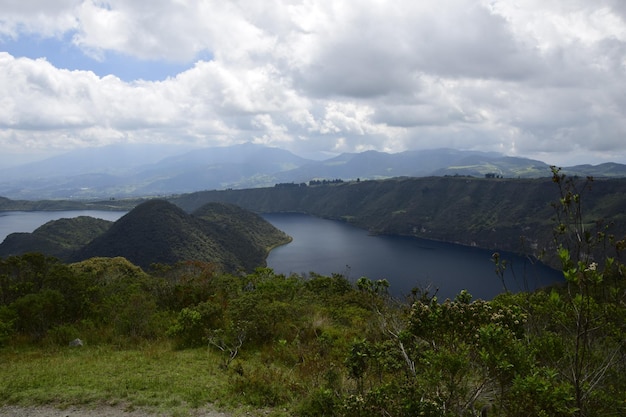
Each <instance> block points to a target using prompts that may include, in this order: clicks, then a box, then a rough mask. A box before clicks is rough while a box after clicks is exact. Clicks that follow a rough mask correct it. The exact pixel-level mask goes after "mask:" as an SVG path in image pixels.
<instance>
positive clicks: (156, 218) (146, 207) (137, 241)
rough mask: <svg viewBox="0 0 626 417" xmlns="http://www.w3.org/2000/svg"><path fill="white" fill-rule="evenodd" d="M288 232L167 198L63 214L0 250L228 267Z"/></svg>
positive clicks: (264, 250)
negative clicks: (125, 208) (109, 214)
mask: <svg viewBox="0 0 626 417" xmlns="http://www.w3.org/2000/svg"><path fill="white" fill-rule="evenodd" d="M289 240H290V238H289V236H287V235H285V234H284V233H283V232H281V231H280V230H278V229H276V228H275V227H273V226H272V225H271V224H269V223H268V222H266V221H265V220H264V219H263V218H261V217H260V216H258V215H256V214H254V213H251V212H248V211H246V210H243V209H241V208H239V207H236V206H233V205H228V204H221V203H212V204H208V205H206V206H205V207H201V208H200V209H198V210H197V212H196V213H194V215H190V214H188V213H185V212H184V211H183V210H181V209H180V208H178V207H176V206H175V205H173V204H171V203H168V202H166V201H164V200H149V201H147V202H144V203H142V204H140V205H139V206H137V207H136V208H135V209H133V210H132V211H131V212H129V213H128V214H126V215H125V216H124V217H122V218H121V219H119V220H118V221H117V222H115V223H112V222H108V221H104V220H100V219H94V218H91V217H78V218H74V219H61V220H56V221H51V222H48V223H46V224H45V225H43V226H41V227H40V228H38V229H37V230H35V231H34V232H33V233H14V234H11V235H9V236H8V237H7V239H6V240H5V241H4V242H3V243H2V244H0V256H9V255H21V254H24V253H28V252H41V253H44V254H46V255H50V256H55V257H58V258H60V259H61V260H65V261H80V260H84V259H88V258H92V257H102V256H104V257H117V256H122V257H125V258H127V259H129V260H131V261H132V262H133V263H135V264H136V265H139V266H141V267H142V268H144V269H149V268H150V266H151V265H152V264H155V263H156V264H175V263H176V262H179V261H185V260H196V261H203V262H211V263H213V264H215V265H216V266H217V267H219V268H221V269H224V270H226V271H230V272H234V271H237V270H239V269H241V270H244V271H252V270H254V268H256V267H258V266H260V265H264V264H265V258H266V257H267V254H268V253H269V250H270V249H271V248H272V247H274V246H277V245H281V244H285V243H287V242H289Z"/></svg>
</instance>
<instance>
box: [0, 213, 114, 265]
mask: <svg viewBox="0 0 626 417" xmlns="http://www.w3.org/2000/svg"><path fill="white" fill-rule="evenodd" d="M112 224H113V222H110V221H107V220H102V219H96V218H94V217H89V216H80V217H75V218H72V219H59V220H53V221H50V222H48V223H46V224H44V225H43V226H40V227H38V228H37V229H35V231H33V232H32V233H12V234H10V235H9V236H7V237H6V238H5V240H4V241H3V242H2V244H0V256H9V255H22V254H25V253H28V252H41V253H45V254H47V255H50V256H55V257H57V258H60V259H69V258H70V256H71V254H72V253H73V252H74V251H76V250H78V249H80V248H81V247H83V246H85V245H86V244H88V243H89V242H91V241H92V240H93V239H94V238H96V237H97V236H100V235H101V234H103V233H104V232H106V231H107V230H108V228H109V227H111V225H112Z"/></svg>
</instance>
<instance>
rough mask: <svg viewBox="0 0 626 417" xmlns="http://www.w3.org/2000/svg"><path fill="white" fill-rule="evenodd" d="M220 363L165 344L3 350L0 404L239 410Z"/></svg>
mask: <svg viewBox="0 0 626 417" xmlns="http://www.w3.org/2000/svg"><path fill="white" fill-rule="evenodd" d="M220 360H221V358H219V357H218V355H217V353H216V352H213V351H212V350H210V349H208V348H197V349H186V350H174V349H172V347H171V346H170V343H169V342H152V343H143V344H142V345H141V346H137V347H136V348H133V349H118V348H116V347H113V346H84V347H81V348H70V347H67V348H54V349H41V348H29V349H26V348H20V349H19V350H11V349H5V350H4V351H2V352H1V353H0V403H3V404H20V405H42V404H52V405H54V406H57V407H60V408H63V407H69V406H75V405H84V406H86V407H87V408H89V407H91V406H96V405H99V404H107V405H119V404H124V406H125V407H126V408H127V409H129V410H132V409H135V408H146V409H148V410H152V411H155V412H159V413H166V414H168V415H186V414H187V412H188V410H190V409H193V408H197V407H202V406H205V405H207V404H212V405H214V406H216V407H219V408H228V409H231V410H233V409H237V408H241V407H239V406H238V404H237V403H236V398H233V395H232V393H229V392H228V390H227V389H226V385H227V383H228V375H227V373H225V371H224V370H222V369H219V367H218V363H219V362H220ZM235 411H236V410H235ZM235 411H234V414H237V413H236V412H235ZM240 411H242V412H243V408H241V409H240ZM274 415H276V414H274Z"/></svg>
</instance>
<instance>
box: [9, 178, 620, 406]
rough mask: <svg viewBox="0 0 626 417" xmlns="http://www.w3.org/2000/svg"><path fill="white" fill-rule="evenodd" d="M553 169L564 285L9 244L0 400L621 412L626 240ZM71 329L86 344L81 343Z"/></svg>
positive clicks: (583, 186) (582, 186)
mask: <svg viewBox="0 0 626 417" xmlns="http://www.w3.org/2000/svg"><path fill="white" fill-rule="evenodd" d="M553 181H554V183H556V185H557V186H558V189H559V195H558V202H556V203H555V206H554V209H555V210H554V213H553V216H554V223H553V227H550V231H551V232H552V233H553V236H554V245H555V247H556V249H555V251H556V256H557V258H558V259H559V261H560V262H561V268H562V270H563V273H564V276H565V278H566V282H565V283H564V284H563V285H562V286H556V287H553V288H545V289H541V290H538V291H536V292H533V293H524V292H522V293H518V294H511V293H503V294H501V295H500V296H498V297H496V298H495V299H493V300H490V301H486V300H474V299H472V297H471V295H470V294H468V293H467V292H465V291H462V292H461V293H459V294H458V295H457V296H456V297H455V298H454V299H453V300H438V299H437V298H436V297H434V296H433V295H432V294H429V293H427V292H425V291H422V290H420V289H415V290H414V291H413V292H412V293H411V294H408V295H407V297H406V298H405V299H401V300H397V299H393V298H392V297H390V295H389V292H388V290H389V288H388V283H387V282H386V281H384V280H381V281H372V280H370V279H368V278H367V277H362V278H360V279H358V280H357V281H356V282H350V281H348V280H347V279H346V278H345V277H343V276H341V275H332V276H320V275H316V274H311V275H310V276H297V275H293V276H284V275H280V274H276V273H274V272H273V271H272V270H270V269H267V268H258V269H256V270H255V271H253V272H251V273H238V274H225V273H223V272H219V271H217V270H216V268H215V267H214V265H212V264H209V263H202V262H183V263H178V264H176V265H173V266H171V267H167V268H159V269H155V270H152V271H150V272H149V273H145V272H144V271H142V270H141V269H140V268H138V267H137V266H135V265H133V264H132V263H130V262H129V261H128V260H126V259H123V258H92V259H88V260H84V261H82V262H79V263H74V264H69V265H68V264H64V263H62V262H60V261H58V260H57V259H55V258H51V257H46V256H44V255H41V254H26V255H23V256H19V257H8V258H6V259H0V343H1V344H2V345H3V348H2V349H1V350H0V403H27V404H28V403H30V404H32V403H51V402H52V403H56V404H58V405H60V406H64V405H71V404H85V403H94V402H100V401H106V402H117V401H122V402H125V403H126V404H127V405H128V407H131V408H132V407H149V408H152V409H155V410H159V411H162V412H168V413H170V414H178V415H181V414H182V413H183V412H184V411H185V408H194V407H201V406H203V405H205V404H206V403H208V402H212V403H216V404H218V405H220V406H222V407H226V408H238V409H241V407H243V408H244V410H246V411H248V410H249V409H247V407H251V408H253V409H263V411H260V412H259V413H258V414H259V415H261V414H262V415H268V414H271V415H276V416H278V415H297V416H301V417H306V416H321V415H325V416H341V417H378V416H381V415H384V416H398V417H404V416H406V417H409V416H416V415H424V416H444V417H458V416H477V415H481V413H487V414H488V415H489V416H508V417H518V416H519V417H522V416H523V417H526V416H551V417H552V416H555V417H560V416H563V417H565V416H576V417H583V416H585V417H595V416H621V415H624V413H626V340H625V339H624V334H626V280H625V279H624V274H626V265H625V264H624V263H623V262H622V261H621V260H620V259H621V258H620V256H621V255H623V250H624V249H626V241H625V240H620V239H619V238H616V237H615V236H614V235H612V234H611V233H610V232H611V229H610V228H608V229H603V231H602V232H600V233H595V232H592V231H591V230H590V229H588V228H587V225H586V222H585V216H584V210H585V204H584V195H585V190H587V189H588V186H589V183H586V182H583V183H579V182H577V181H570V180H569V179H568V178H566V177H564V176H562V175H561V174H560V173H559V172H558V171H555V172H554V176H553ZM171 215H173V214H171ZM598 250H601V254H602V255H601V256H599V255H597V253H599V252H598ZM503 261H504V260H501V259H499V258H497V257H496V264H495V266H496V269H497V270H499V269H501V268H504V267H506V265H505V264H504V262H503ZM497 276H498V275H497V274H495V276H494V285H497ZM76 337H80V338H81V339H82V340H83V342H84V346H83V347H76V348H74V347H68V342H69V341H71V340H73V339H74V338H76ZM483 415H484V414H483Z"/></svg>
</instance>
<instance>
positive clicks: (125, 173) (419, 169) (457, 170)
mask: <svg viewBox="0 0 626 417" xmlns="http://www.w3.org/2000/svg"><path fill="white" fill-rule="evenodd" d="M177 149H178V150H177ZM168 152H169V156H167V155H168ZM563 172H564V173H566V174H568V175H578V176H587V175H593V176H595V177H626V165H623V164H616V163H606V164H600V165H597V166H592V165H577V166H574V167H565V168H564V170H563ZM486 174H495V175H498V176H502V177H506V178H539V177H549V176H550V175H551V173H550V166H549V165H548V164H547V163H544V162H542V161H537V160H532V159H527V158H519V157H510V156H504V155H500V154H497V153H493V152H478V151H459V150H453V149H433V150H420V151H406V152H400V153H395V154H390V153H384V152H377V151H365V152H361V153H346V154H342V155H339V156H336V157H334V158H330V159H327V160H324V161H315V160H309V159H305V158H301V157H299V156H296V155H294V154H293V153H291V152H288V151H286V150H283V149H279V148H272V147H267V146H262V145H255V144H250V143H247V144H241V145H235V146H229V147H213V148H204V149H193V150H187V149H185V151H184V152H181V151H180V148H173V147H170V148H167V152H166V151H164V150H159V148H158V147H156V146H145V147H144V146H141V145H134V146H129V147H122V146H119V145H116V146H110V147H103V148H97V149H83V150H79V151H73V152H70V153H67V154H65V155H60V156H56V157H53V158H50V159H47V160H44V161H41V162H39V163H30V164H26V165H23V166H20V167H13V168H10V169H4V170H0V178H1V179H0V195H2V196H5V197H9V198H11V199H25V200H42V199H94V198H109V197H116V198H127V197H138V196H163V195H170V194H180V193H189V192H195V191H202V190H212V189H216V190H219V189H228V188H235V189H244V188H257V187H268V186H273V185H274V184H276V183H290V182H294V183H302V182H305V183H308V182H309V181H310V180H313V179H335V178H340V179H343V180H354V179H357V178H359V179H361V180H364V179H387V178H393V177H425V176H446V175H451V176H454V175H463V176H484V175H486Z"/></svg>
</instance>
